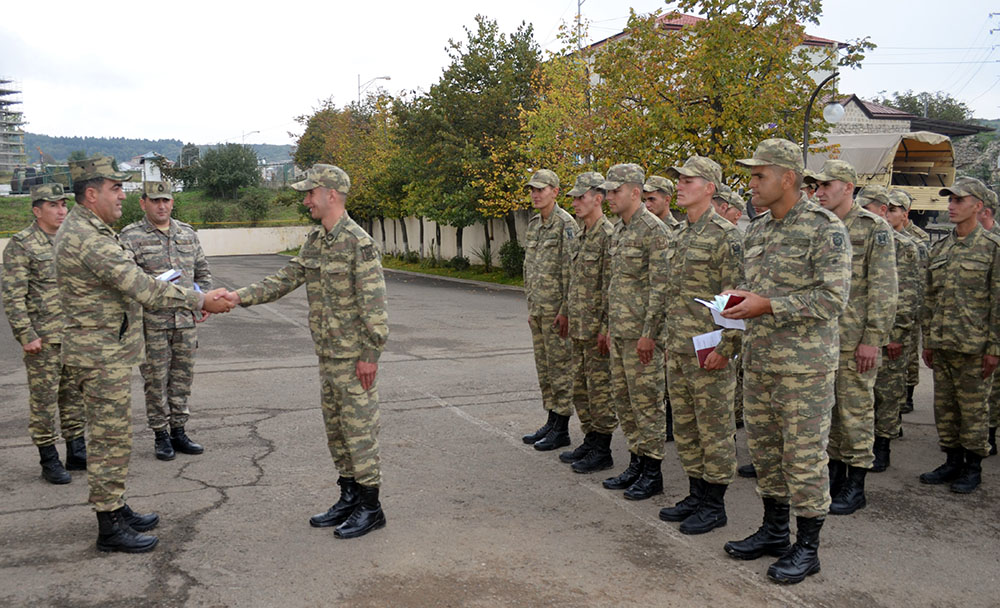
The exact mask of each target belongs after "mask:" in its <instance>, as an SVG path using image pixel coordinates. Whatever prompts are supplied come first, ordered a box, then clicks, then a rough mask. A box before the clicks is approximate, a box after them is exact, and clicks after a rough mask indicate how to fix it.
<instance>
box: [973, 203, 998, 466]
mask: <svg viewBox="0 0 1000 608" xmlns="http://www.w3.org/2000/svg"><path fill="white" fill-rule="evenodd" d="M986 194H987V195H988V196H989V200H985V201H983V210H982V211H980V212H979V217H978V219H979V224H980V225H981V226H982V227H983V229H984V230H987V231H989V232H992V233H993V234H996V235H998V236H1000V223H998V222H997V221H996V217H997V213H998V211H1000V207H998V206H997V193H996V192H994V191H993V190H991V189H989V188H987V189H986ZM998 375H1000V372H993V388H992V389H990V396H989V399H988V400H987V403H988V404H989V408H990V431H989V443H990V456H994V455H996V453H997V426H1000V381H998V380H997V376H998Z"/></svg>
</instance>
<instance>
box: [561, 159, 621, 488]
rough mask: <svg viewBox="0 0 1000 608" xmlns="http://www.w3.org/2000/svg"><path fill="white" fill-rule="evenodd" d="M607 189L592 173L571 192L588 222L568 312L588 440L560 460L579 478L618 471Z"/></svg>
mask: <svg viewBox="0 0 1000 608" xmlns="http://www.w3.org/2000/svg"><path fill="white" fill-rule="evenodd" d="M602 184H604V176H603V175H601V174H600V173H595V172H593V171H591V172H588V173H582V174H580V175H579V176H578V177H577V178H576V184H575V185H574V186H573V189H572V190H570V191H569V196H571V197H573V211H574V213H575V214H576V217H577V219H578V220H580V221H581V222H582V227H581V230H580V231H579V232H578V233H577V235H576V238H575V239H574V240H573V242H572V244H571V253H570V265H569V293H568V297H567V301H566V309H567V313H568V316H569V336H570V339H571V340H572V347H573V371H574V373H573V405H574V407H575V408H576V415H577V416H578V417H579V418H580V430H581V431H583V433H584V440H583V443H582V444H580V446H579V447H577V448H576V449H575V450H572V451H567V452H563V453H562V454H560V455H559V460H561V461H563V462H570V463H572V466H573V470H574V471H575V472H577V473H592V472H594V471H603V470H604V469H610V468H611V467H612V466H614V460H613V459H612V458H611V434H612V433H613V432H614V430H615V427H616V426H618V418H617V417H616V416H615V409H614V404H613V403H612V401H611V368H610V361H609V358H608V355H609V353H610V349H609V345H608V313H607V297H608V294H607V292H605V291H604V275H605V274H607V273H608V272H610V260H611V257H610V256H609V255H608V243H609V242H610V240H611V233H612V230H613V229H612V227H611V222H610V221H608V218H606V217H604V211H603V209H602V208H601V205H602V203H603V202H604V191H603V190H601V185H602Z"/></svg>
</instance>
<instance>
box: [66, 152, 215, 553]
mask: <svg viewBox="0 0 1000 608" xmlns="http://www.w3.org/2000/svg"><path fill="white" fill-rule="evenodd" d="M112 161H113V159H112V158H111V157H106V156H105V157H96V158H90V159H86V160H81V161H71V162H70V163H69V167H70V175H71V176H72V178H73V193H74V195H75V197H76V202H77V205H76V206H75V207H73V210H72V211H70V212H69V215H67V216H66V220H65V221H64V222H63V224H62V226H61V227H60V228H59V232H58V233H57V234H56V252H55V257H56V273H57V281H58V285H59V297H60V300H61V303H62V308H63V310H66V311H68V310H72V311H73V314H67V315H65V325H64V329H63V336H62V338H63V341H62V360H63V363H64V364H65V365H66V367H67V372H68V374H69V377H70V379H71V382H72V383H73V386H74V387H75V388H76V389H77V390H79V391H80V393H81V394H82V397H83V404H84V408H85V412H86V419H87V436H88V437H89V439H90V443H89V445H88V446H87V448H88V449H87V483H88V485H89V487H90V498H89V500H90V503H91V504H92V505H93V506H94V509H95V510H96V511H97V522H98V536H97V548H98V549H99V550H101V551H124V552H130V553H139V552H143V551H149V550H151V549H152V548H153V547H155V546H156V543H157V542H158V539H157V538H156V537H155V536H151V535H147V534H142V532H145V531H147V530H150V529H152V528H153V527H155V526H156V525H157V523H159V520H160V518H159V516H158V515H156V514H155V513H151V514H148V515H140V514H138V513H135V512H133V511H132V510H131V509H130V508H129V506H128V505H127V504H126V503H125V496H124V495H125V479H126V476H127V474H128V462H129V458H130V456H131V453H132V415H131V414H132V367H133V366H135V365H138V364H140V363H142V361H143V357H142V351H143V341H142V340H143V332H142V311H141V308H142V306H147V307H150V308H185V309H187V310H191V311H200V310H202V309H204V310H207V311H209V312H226V311H228V310H229V309H230V308H231V306H230V305H229V303H228V302H226V301H224V300H223V301H220V300H218V299H217V298H218V296H220V295H221V294H224V293H225V291H226V290H225V289H221V290H216V291H214V292H209V293H207V294H202V293H198V292H196V291H194V290H191V289H187V288H184V287H177V286H175V285H171V284H170V283H168V282H166V281H158V280H156V279H154V278H152V277H150V276H149V275H147V274H146V273H145V272H143V271H142V269H140V268H139V267H138V266H136V264H135V261H134V260H133V259H132V256H131V255H130V254H129V253H127V252H126V251H125V249H124V247H123V246H122V244H121V242H120V240H119V238H118V235H117V234H115V231H114V229H113V228H112V227H111V226H112V225H113V224H114V223H115V221H117V220H118V218H120V217H121V214H122V211H121V206H122V201H123V200H125V193H124V192H123V191H122V182H123V181H126V180H128V179H130V178H131V175H129V174H128V173H119V172H117V171H115V170H114V169H113V168H112Z"/></svg>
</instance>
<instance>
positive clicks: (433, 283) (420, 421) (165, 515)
mask: <svg viewBox="0 0 1000 608" xmlns="http://www.w3.org/2000/svg"><path fill="white" fill-rule="evenodd" d="M284 260H285V258H282V257H280V256H247V257H220V258H213V259H212V260H211V263H212V270H213V274H214V275H215V277H216V279H217V281H218V282H219V283H220V284H222V285H225V286H229V287H237V286H240V285H243V284H246V283H248V282H250V281H252V280H255V279H257V278H260V277H262V276H264V275H265V274H266V273H269V272H271V271H273V270H276V269H278V268H279V267H281V265H282V264H283V263H284ZM388 293H389V317H390V337H389V343H388V346H387V349H386V352H385V353H384V354H383V357H382V360H381V363H380V370H379V392H380V397H381V406H382V433H381V437H380V440H381V446H382V454H383V465H384V467H383V468H384V486H383V490H382V492H383V493H382V499H383V506H384V508H385V512H386V516H387V518H388V526H387V527H386V528H384V529H382V530H379V531H377V532H374V533H372V534H370V535H368V536H366V537H364V538H361V539H354V540H348V541H342V540H337V539H335V538H334V536H333V533H332V531H330V530H328V529H327V530H317V529H313V528H311V527H310V526H309V525H308V522H307V520H308V517H309V516H310V515H312V514H313V513H316V512H320V511H323V510H325V509H326V508H327V507H328V506H329V505H330V504H331V503H332V502H334V501H335V500H336V497H337V490H338V488H337V486H336V484H335V481H336V478H337V475H336V471H335V469H334V467H333V464H332V461H331V459H330V457H329V454H328V452H327V449H326V441H325V437H324V433H323V427H322V417H321V414H320V411H319V382H318V376H317V371H316V358H315V355H314V353H313V348H312V341H311V340H310V338H309V332H308V327H307V325H306V310H307V308H306V300H305V294H304V290H301V289H300V290H299V291H297V292H295V293H293V294H292V295H290V296H288V297H286V298H284V299H283V300H281V301H279V302H276V303H274V304H270V305H264V306H257V307H253V308H250V309H242V310H237V311H234V312H233V313H231V314H228V315H225V316H219V317H215V318H212V319H210V320H209V321H208V322H207V323H205V324H204V325H203V326H202V329H201V331H200V343H201V348H200V352H199V354H198V365H197V375H196V377H195V384H194V394H193V396H192V400H191V410H192V413H193V414H192V419H191V421H190V422H189V424H188V431H189V433H190V434H191V436H192V437H193V438H194V439H196V440H197V441H199V442H201V443H203V444H204V445H205V446H206V451H205V454H204V455H202V456H195V457H192V456H185V455H183V454H179V455H178V456H177V458H176V459H175V460H173V461H171V462H160V461H157V460H156V459H155V458H154V457H153V437H152V433H151V432H150V431H149V430H148V429H147V428H146V426H145V415H144V406H143V404H142V398H141V382H140V379H139V376H138V372H136V373H135V375H134V378H133V403H134V407H133V412H134V420H133V422H134V451H133V455H132V465H131V470H130V473H129V480H128V487H129V494H128V499H129V504H130V505H131V506H133V507H134V508H136V509H137V510H139V511H148V510H156V511H157V512H159V513H160V515H161V517H162V523H161V524H160V526H159V528H157V530H156V534H158V535H159V537H160V544H159V546H158V547H157V548H156V550H155V551H153V552H152V553H148V554H142V555H123V554H100V553H98V552H97V551H96V550H95V548H94V541H95V538H96V534H97V525H96V519H95V517H94V515H93V513H92V512H91V510H90V508H89V507H88V506H87V504H86V498H87V485H86V477H85V474H83V473H74V474H73V483H71V484H69V485H67V486H53V485H50V484H47V483H45V482H44V481H43V480H42V479H41V477H40V469H39V467H38V464H37V460H38V454H37V451H36V449H35V448H34V447H33V446H32V444H31V442H30V440H29V438H28V434H27V386H26V383H25V375H24V369H23V366H22V364H21V359H20V348H19V346H18V345H17V344H16V343H15V342H14V340H13V339H12V338H11V336H10V333H9V332H8V331H6V330H4V331H2V332H0V495H2V496H3V498H2V500H0V605H3V606H111V607H113V606H128V607H135V606H283V607H285V606H288V607H294V606H684V607H687V606H708V605H712V606H754V607H756V606H824V607H830V608H833V607H837V608H841V607H858V608H875V607H879V606H906V607H913V606H936V607H938V606H939V607H948V606H955V607H963V608H966V607H977V606H983V607H987V606H997V605H1000V578H998V577H1000V501H998V497H1000V475H998V474H997V464H998V462H1000V460H998V459H997V458H991V459H988V460H987V461H985V467H984V469H985V470H984V475H983V485H982V487H981V488H980V489H979V490H977V491H976V492H975V493H973V494H971V495H969V496H958V495H955V494H952V493H950V492H949V491H948V490H947V488H944V487H930V486H924V485H921V484H920V483H919V482H918V481H917V475H918V474H919V473H921V472H923V471H926V470H930V469H931V468H933V467H935V466H937V465H938V464H940V462H942V461H943V455H942V454H941V453H940V452H939V451H938V450H937V447H936V434H935V432H934V427H933V424H932V421H933V416H932V413H931V380H930V374H929V372H928V370H923V379H922V382H921V385H920V386H919V387H918V391H917V411H916V412H914V413H913V414H909V415H907V416H906V424H905V425H904V426H905V438H904V439H903V440H900V441H897V442H894V444H893V452H892V458H893V460H892V462H893V465H892V468H890V470H889V471H888V472H886V473H883V474H880V475H870V476H869V484H868V501H869V506H868V507H867V508H865V509H863V510H861V511H859V512H858V513H857V514H855V515H853V516H847V517H834V516H831V517H830V518H828V521H827V524H826V526H825V528H824V529H823V534H822V546H821V548H820V556H821V559H822V567H823V570H822V572H821V573H820V574H818V575H816V576H812V577H810V578H809V579H807V580H806V581H805V582H804V583H802V584H800V585H796V586H792V587H783V586H778V585H774V584H771V583H769V582H768V581H767V580H766V577H765V575H764V573H765V571H766V569H767V566H768V565H769V563H770V561H771V560H769V559H766V558H765V559H761V560H757V561H753V562H739V561H734V560H732V559H730V558H728V557H727V556H726V554H725V553H724V552H723V550H722V545H723V544H724V543H725V542H726V541H727V540H731V539H739V538H743V537H744V536H746V535H748V534H750V533H752V532H753V531H754V530H755V529H756V528H757V526H758V525H759V522H760V517H761V504H760V501H759V499H757V497H756V495H755V493H754V484H753V482H752V481H751V480H744V479H738V480H737V481H736V482H735V483H734V484H733V486H732V487H731V488H730V490H729V493H728V494H727V497H726V498H727V507H728V509H727V510H728V513H729V524H728V525H727V526H726V527H724V528H721V529H719V530H715V531H713V532H711V533H709V534H706V535H702V536H696V537H688V536H684V535H682V534H680V533H679V532H678V531H677V528H676V524H666V523H663V522H660V521H659V520H658V519H657V512H658V510H659V509H660V508H661V507H663V506H666V505H668V504H673V503H674V502H675V501H677V500H679V499H680V498H682V497H683V495H684V494H685V493H686V490H687V480H686V479H685V477H684V474H683V472H682V470H681V467H680V464H679V462H678V461H677V457H676V452H675V450H674V448H673V444H670V445H668V446H667V457H666V460H665V461H664V467H663V469H664V478H665V485H666V492H665V494H664V495H663V496H660V497H656V498H654V499H652V500H648V501H644V502H638V503H636V502H629V501H626V500H624V499H623V498H622V497H621V492H610V491H607V490H604V489H603V488H602V487H601V485H600V481H601V480H602V479H603V478H604V477H606V476H607V475H605V474H604V473H598V474H594V475H577V474H574V473H572V472H571V470H570V469H569V467H568V465H565V464H562V463H560V462H559V461H558V460H557V457H556V456H557V454H556V453H545V454H543V453H539V452H536V451H535V450H533V449H532V448H531V447H530V446H526V445H524V444H522V443H521V441H520V437H521V435H522V434H523V433H525V432H528V431H531V430H534V428H536V427H537V426H538V425H539V424H540V423H541V422H542V421H543V419H544V416H543V414H542V410H541V407H540V403H539V392H538V386H537V382H536V378H535V372H534V364H533V360H532V355H531V338H530V334H529V331H528V326H527V322H526V307H525V304H524V300H523V295H522V294H521V293H520V292H518V291H514V290H504V289H489V288H482V287H477V286H471V285H461V284H455V283H448V282H445V281H440V280H436V279H428V278H415V277H410V276H403V275H398V274H389V275H388ZM571 429H572V435H573V439H574V441H575V442H578V441H579V440H580V439H581V435H580V432H579V427H578V426H577V424H576V421H575V420H574V421H573V423H572V426H571ZM745 445H746V444H745V440H744V439H743V436H742V431H741V432H740V434H739V447H740V461H741V463H745V462H747V455H746V450H745ZM613 449H614V456H615V459H616V466H615V469H614V470H613V471H612V472H613V473H617V472H619V470H620V469H621V468H623V467H624V465H625V464H626V463H627V459H628V455H627V451H626V447H625V445H624V441H623V439H622V437H621V436H620V434H616V435H615V440H614V444H613ZM62 451H63V448H62V446H60V453H62Z"/></svg>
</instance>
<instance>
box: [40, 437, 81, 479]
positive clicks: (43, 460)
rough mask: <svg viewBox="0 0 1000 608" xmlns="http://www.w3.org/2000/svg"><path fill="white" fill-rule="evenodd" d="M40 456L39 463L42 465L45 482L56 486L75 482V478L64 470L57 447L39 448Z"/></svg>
mask: <svg viewBox="0 0 1000 608" xmlns="http://www.w3.org/2000/svg"><path fill="white" fill-rule="evenodd" d="M38 456H39V463H40V464H41V465H42V478H44V479H45V481H47V482H49V483H54V484H56V485H62V484H64V483H69V482H71V481H73V478H72V477H70V474H69V473H67V472H66V469H64V468H63V464H62V462H61V461H60V460H59V452H58V451H57V450H56V446H54V445H47V446H45V447H41V446H39V448H38Z"/></svg>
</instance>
